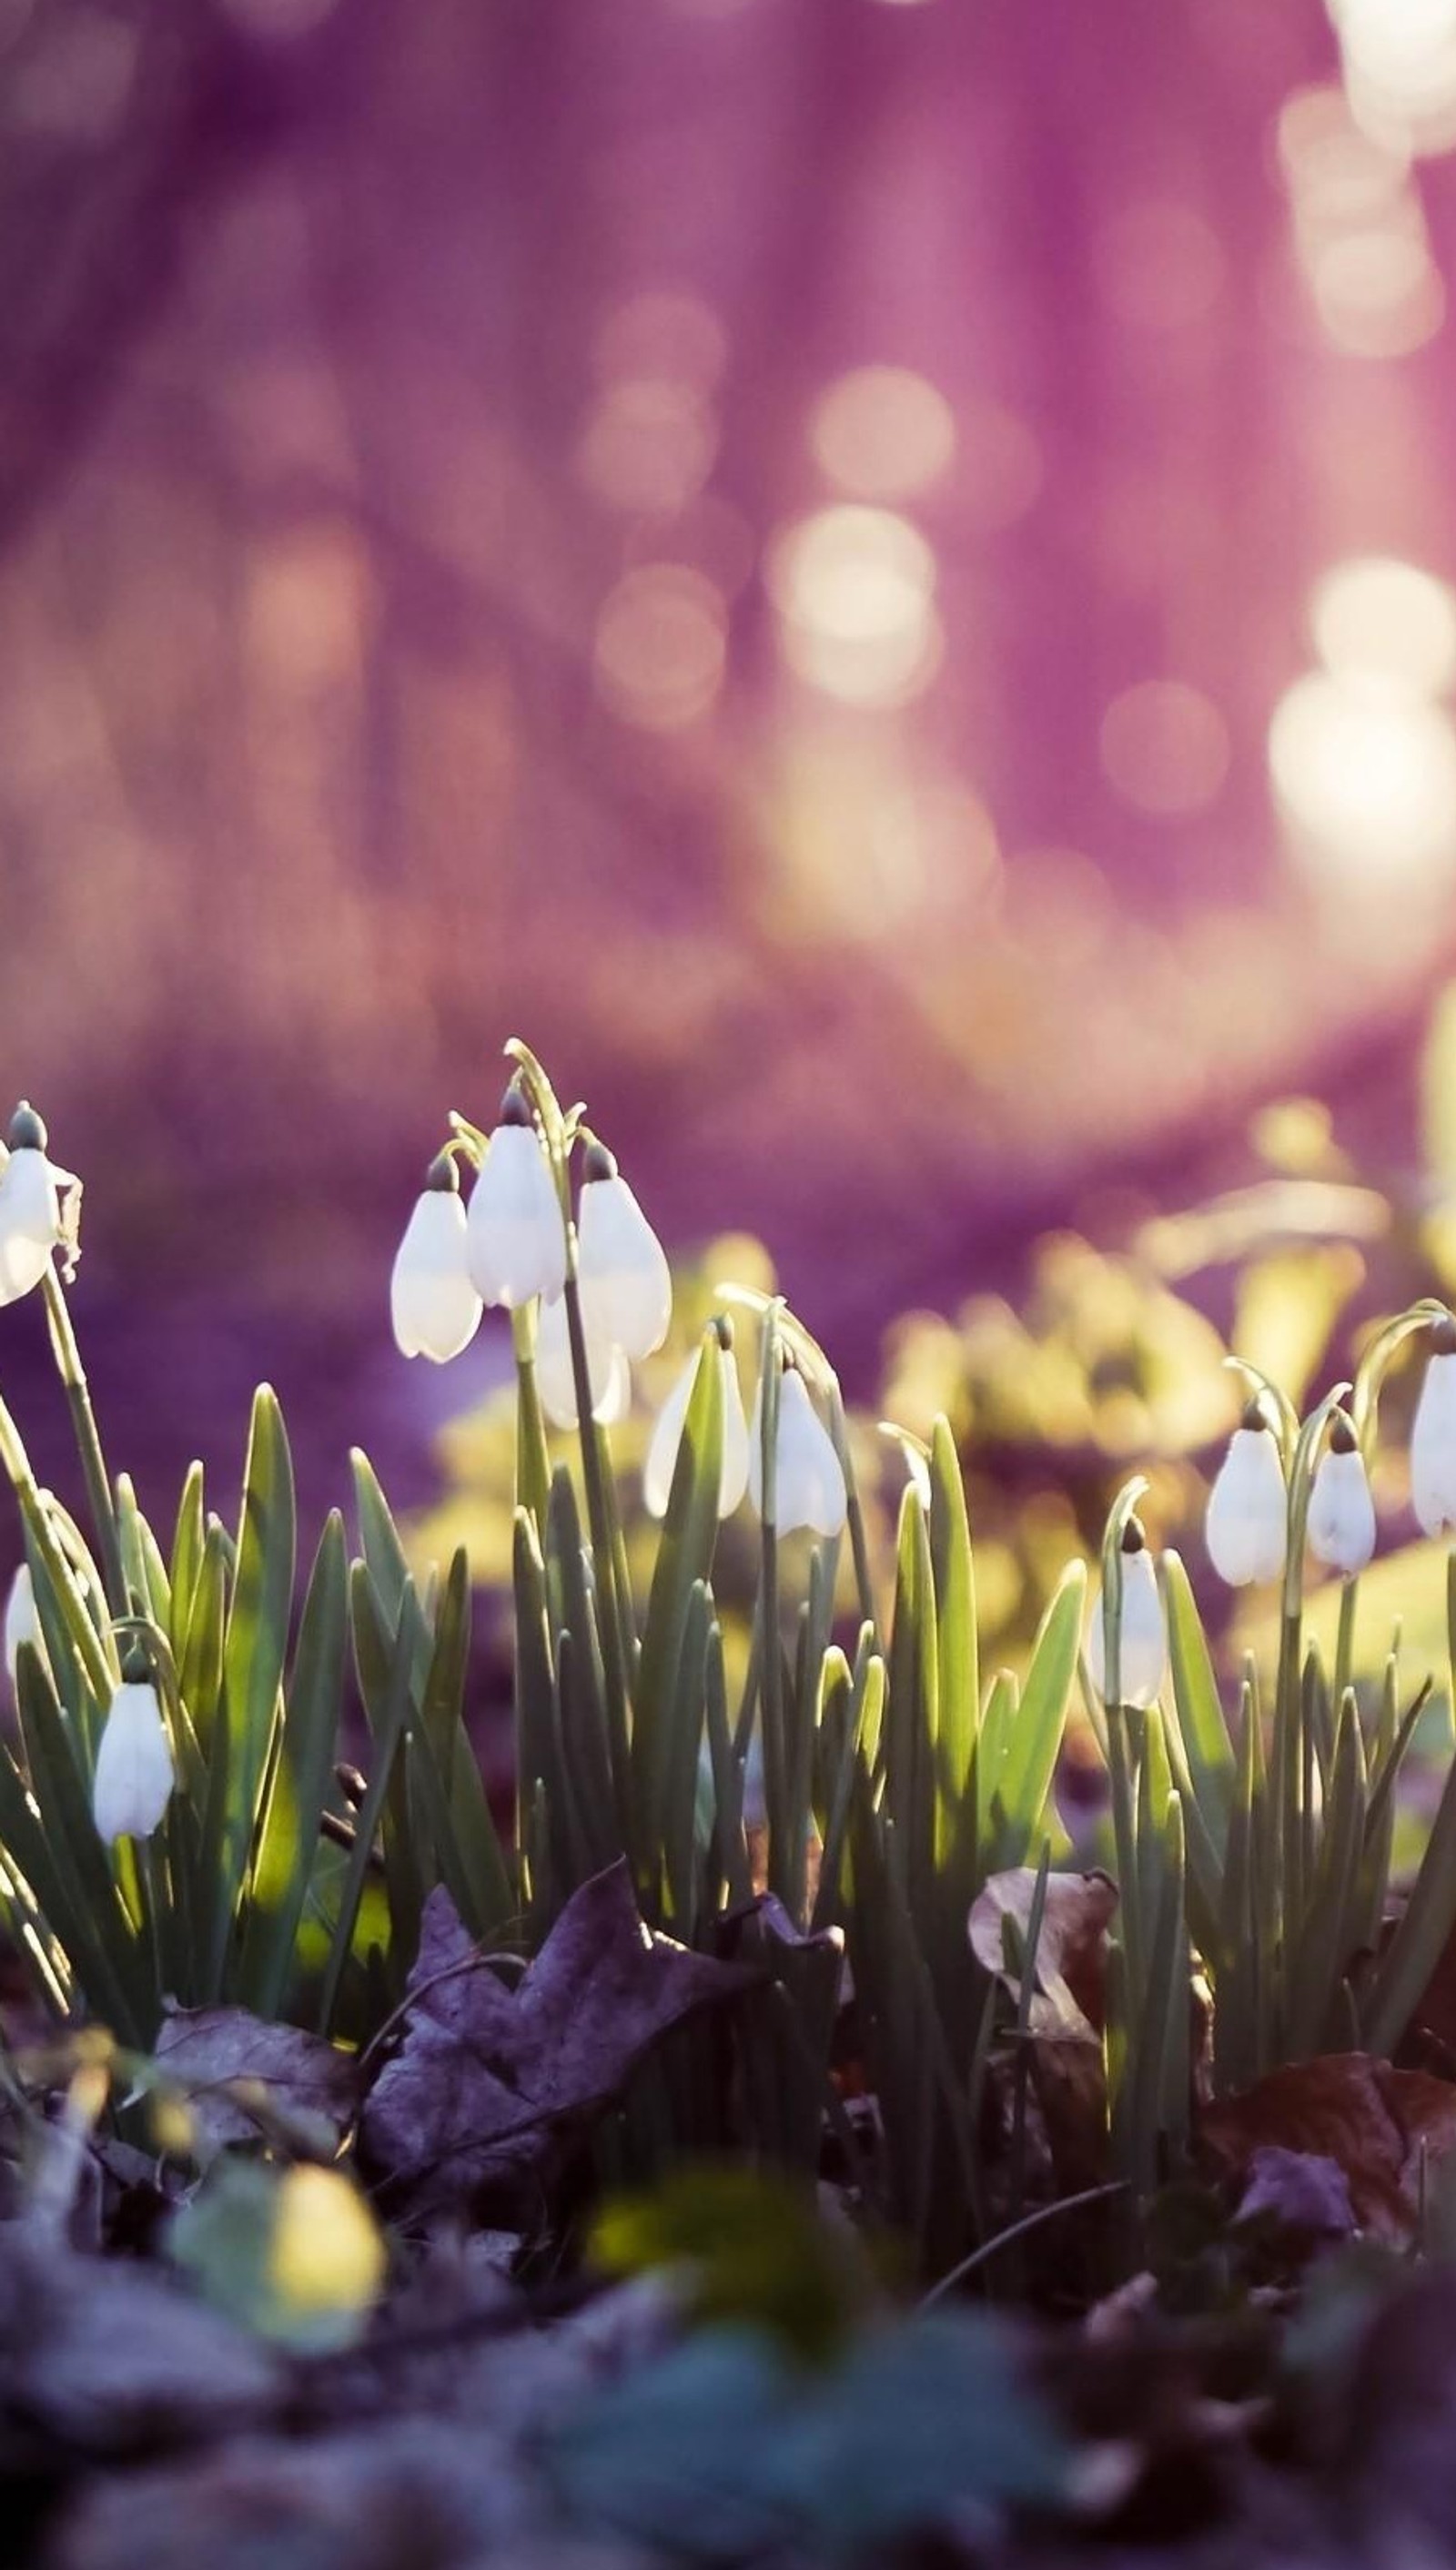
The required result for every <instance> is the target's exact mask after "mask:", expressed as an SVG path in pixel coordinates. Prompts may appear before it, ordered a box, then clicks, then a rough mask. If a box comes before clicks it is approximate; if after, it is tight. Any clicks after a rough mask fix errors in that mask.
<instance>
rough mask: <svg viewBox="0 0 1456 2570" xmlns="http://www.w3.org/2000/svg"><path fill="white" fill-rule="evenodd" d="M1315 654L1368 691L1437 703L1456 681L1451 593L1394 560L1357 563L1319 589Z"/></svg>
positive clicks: (1314, 600) (1455, 606) (1373, 557)
mask: <svg viewBox="0 0 1456 2570" xmlns="http://www.w3.org/2000/svg"><path fill="white" fill-rule="evenodd" d="M1309 625H1310V631H1311V633H1312V635H1313V638H1314V647H1315V649H1316V651H1317V652H1318V654H1319V656H1320V658H1321V660H1322V661H1323V662H1324V665H1325V667H1326V668H1327V669H1331V670H1333V671H1334V673H1335V674H1336V676H1339V677H1345V678H1353V679H1357V680H1359V681H1360V682H1361V683H1362V684H1364V685H1367V686H1373V687H1385V688H1391V689H1393V690H1395V691H1397V692H1412V693H1414V694H1416V695H1440V694H1442V693H1443V692H1444V691H1445V690H1446V689H1447V688H1449V687H1450V686H1451V685H1452V683H1453V681H1456V592H1453V591H1452V590H1451V589H1450V588H1448V586H1447V584H1446V582H1445V581H1443V580H1436V579H1434V578H1433V577H1432V575H1431V574H1430V573H1429V572H1426V571H1420V570H1418V569H1417V567H1416V565H1415V564H1414V563H1407V562H1400V561H1398V560H1397V559H1396V558H1395V557H1394V556H1393V555H1388V554H1363V555H1356V556H1354V557H1353V558H1352V559H1351V560H1350V561H1348V562H1342V563H1335V564H1334V565H1333V566H1332V567H1331V569H1330V570H1329V571H1327V572H1326V573H1325V574H1324V576H1323V578H1322V579H1321V580H1319V581H1318V582H1316V584H1315V588H1314V592H1313V595H1312V597H1311V599H1310V602H1309Z"/></svg>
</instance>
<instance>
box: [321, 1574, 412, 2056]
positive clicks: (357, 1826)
mask: <svg viewBox="0 0 1456 2570" xmlns="http://www.w3.org/2000/svg"><path fill="white" fill-rule="evenodd" d="M366 1575H367V1574H366ZM409 1660H410V1641H409V1635H408V1633H407V1632H406V1630H405V1629H404V1627H403V1625H402V1624H401V1627H400V1629H399V1631H398V1632H397V1633H396V1634H395V1636H394V1641H393V1645H392V1649H391V1654H390V1661H389V1674H388V1680H387V1684H386V1687H385V1694H384V1701H383V1705H382V1707H381V1710H380V1718H379V1723H378V1727H377V1729H376V1731H375V1733H374V1744H373V1763H372V1771H371V1773H370V1777H369V1784H368V1790H367V1792H366V1793H365V1795H364V1799H363V1802H362V1803H361V1804H360V1806H359V1809H358V1812H357V1813H356V1815H355V1818H354V1844H353V1846H352V1847H351V1849H350V1850H349V1858H348V1863H347V1865H346V1866H345V1868H344V1873H343V1880H342V1882H341V1884H340V1886H339V1897H338V1912H337V1915H336V1917H335V1919H334V1925H333V1935H332V1938H331V1940H330V1944H329V1949H328V1961H327V1964H326V1965H325V1967H324V1973H323V1986H322V1989H321V1991H320V1994H319V2001H318V2031H319V2033H320V2034H324V2035H326V2034H330V2033H331V2032H332V2030H333V2019H334V2012H335V2010H336V2008H337V2006H338V1994H339V1989H340V1986H341V1984H342V1981H343V1975H344V1969H345V1966H346V1965H347V1963H348V1959H349V1955H350V1953H351V1952H352V1949H353V1942H354V1928H355V1926H356V1924H357V1921H358V1916H359V1902H360V1898H361V1896H362V1893H363V1889H364V1878H365V1875H366V1874H367V1872H368V1867H369V1858H370V1854H371V1852H372V1849H373V1846H374V1841H375V1838H376V1837H377V1835H378V1831H379V1826H380V1822H381V1819H382V1817H383V1812H384V1805H385V1800H386V1798H387V1796H388V1794H389V1791H390V1788H391V1785H392V1783H393V1777H394V1767H395V1762H396V1760H397V1758H398V1755H399V1748H400V1743H401V1741H402V1740H403V1738H404V1732H405V1725H406V1723H407V1721H408V1719H409Z"/></svg>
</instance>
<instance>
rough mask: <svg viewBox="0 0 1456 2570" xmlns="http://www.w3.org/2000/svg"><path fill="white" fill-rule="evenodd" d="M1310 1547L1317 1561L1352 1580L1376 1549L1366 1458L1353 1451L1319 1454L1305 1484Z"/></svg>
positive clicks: (1373, 1511) (1331, 1450)
mask: <svg viewBox="0 0 1456 2570" xmlns="http://www.w3.org/2000/svg"><path fill="white" fill-rule="evenodd" d="M1306 1532H1307V1534H1308V1537H1309V1549H1310V1551H1311V1552H1312V1553H1313V1555H1314V1557H1315V1560H1316V1561H1322V1562H1324V1563H1326V1564H1327V1566H1328V1567H1329V1568H1330V1569H1331V1570H1338V1571H1340V1572H1341V1573H1342V1574H1343V1576H1344V1577H1345V1578H1346V1579H1352V1578H1353V1577H1354V1575H1355V1573H1356V1571H1359V1570H1363V1569H1364V1568H1365V1565H1366V1563H1367V1562H1368V1561H1369V1560H1370V1558H1371V1556H1372V1554H1373V1552H1374V1550H1375V1502H1374V1500H1373V1499H1372V1498H1371V1496H1370V1482H1369V1476H1368V1475H1367V1473H1366V1471H1365V1461H1364V1457H1363V1456H1362V1455H1360V1454H1359V1453H1358V1452H1357V1451H1355V1450H1353V1449H1352V1450H1351V1451H1350V1452H1349V1453H1348V1454H1341V1453H1338V1452H1337V1451H1336V1450H1335V1449H1334V1448H1333V1447H1330V1448H1328V1449H1327V1450H1326V1451H1325V1453H1324V1454H1323V1455H1321V1457H1320V1459H1319V1462H1318V1464H1317V1466H1316V1467H1315V1473H1314V1479H1313V1481H1312V1483H1311V1484H1310V1487H1309V1514H1308V1518H1307V1520H1306Z"/></svg>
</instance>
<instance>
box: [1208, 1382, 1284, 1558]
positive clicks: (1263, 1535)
mask: <svg viewBox="0 0 1456 2570" xmlns="http://www.w3.org/2000/svg"><path fill="white" fill-rule="evenodd" d="M1205 1533H1206V1536H1207V1540H1208V1546H1209V1559H1210V1560H1211V1561H1212V1563H1213V1568H1214V1569H1215V1570H1216V1572H1217V1573H1218V1576H1219V1578H1220V1579H1225V1580H1226V1581H1227V1583H1228V1585H1229V1587H1230V1588H1246V1587H1247V1585H1248V1583H1249V1581H1250V1580H1254V1579H1277V1578H1278V1576H1279V1573H1280V1572H1281V1571H1282V1569H1283V1567H1284V1552H1285V1547H1286V1544H1287V1540H1288V1499H1287V1495H1286V1493H1285V1490H1284V1468H1283V1465H1282V1463H1281V1462H1280V1460H1279V1448H1278V1441H1277V1439H1276V1438H1275V1437H1274V1435H1273V1432H1272V1430H1271V1429H1270V1428H1269V1427H1268V1425H1267V1423H1266V1422H1265V1421H1264V1419H1263V1416H1262V1414H1261V1412H1259V1411H1258V1409H1257V1408H1256V1407H1255V1406H1254V1405H1253V1404H1250V1406H1249V1408H1248V1409H1247V1410H1246V1411H1245V1412H1244V1414H1243V1426H1242V1427H1241V1428H1235V1429H1234V1431H1233V1435H1232V1438H1231V1439H1230V1441H1229V1446H1228V1452H1227V1454H1226V1455H1225V1456H1224V1458H1223V1461H1222V1464H1221V1465H1220V1466H1219V1468H1218V1475H1217V1479H1216V1480H1215V1482H1214V1484H1213V1490H1212V1491H1211V1492H1210V1494H1209V1513H1208V1517H1207V1519H1206V1523H1205Z"/></svg>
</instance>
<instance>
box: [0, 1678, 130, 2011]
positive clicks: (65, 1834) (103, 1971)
mask: <svg viewBox="0 0 1456 2570" xmlns="http://www.w3.org/2000/svg"><path fill="white" fill-rule="evenodd" d="M16 1687H17V1695H18V1700H19V1710H20V1726H21V1734H22V1737H23V1739H24V1742H25V1754H26V1759H27V1763H28V1765H29V1767H30V1775H31V1787H32V1791H33V1794H34V1798H35V1801H34V1805H31V1804H29V1803H27V1804H26V1807H25V1808H26V1814H27V1819H26V1822H24V1823H20V1824H19V1827H18V1828H17V1822H18V1811H17V1806H16V1793H18V1794H19V1795H20V1796H22V1797H23V1795H24V1788H23V1787H22V1786H21V1785H20V1782H19V1779H18V1778H15V1789H16V1793H12V1794H10V1795H9V1796H8V1797H7V1804H8V1808H7V1807H6V1804H0V1839H3V1842H4V1845H5V1847H6V1849H7V1851H8V1852H9V1854H10V1855H11V1856H13V1858H14V1860H15V1862H16V1864H17V1865H18V1866H19V1867H20V1870H21V1872H22V1874H23V1875H24V1876H25V1877H26V1879H27V1881H28V1882H29V1883H30V1885H31V1888H32V1890H33V1891H34V1893H35V1894H36V1897H37V1899H38V1900H39V1901H40V1903H41V1905H42V1908H43V1909H44V1911H45V1913H46V1916H47V1919H48V1920H49V1922H50V1925H51V1927H52V1928H54V1930H55V1932H56V1934H57V1936H58V1937H59V1938H60V1941H61V1943H62V1945H63V1946H64V1947H65V1950H66V1952H67V1953H68V1954H69V1956H70V1958H71V1962H72V1965H73V1967H74V1969H75V1972H76V1975H77V1978H78V1979H79V1981H80V1982H81V1984H82V1987H83V1988H84V1989H85V1991H86V1994H87V1998H88V1999H89V2001H90V2003H91V2006H92V2008H93V2009H94V2010H95V2012H96V2013H97V2014H98V2015H100V2016H102V2017H104V2018H105V2019H106V2020H107V2022H108V2023H109V2024H110V2026H111V2029H112V2031H113V2033H115V2034H117V2035H118V2036H119V2037H120V2038H121V2040H123V2041H126V2040H129V2039H130V2040H132V2041H135V2040H137V2039H138V2037H139V2036H140V2037H142V2038H143V2039H145V2038H146V2037H148V2036H150V2034H151V2032H152V2028H153V2025H154V2024H155V2021H156V2014H157V2009H158V2003H159V2000H160V1997H161V1992H160V1991H159V1990H158V1989H157V1988H156V1987H155V1985H154V1984H153V1981H152V1975H151V1970H150V1965H149V1961H148V1958H147V1956H146V1955H145V1954H144V1953H143V1952H142V1950H141V1949H140V1948H139V1946H138V1943H137V1938H136V1932H135V1929H134V1928H133V1926H132V1922H131V1920H130V1919H129V1918H128V1916H127V1913H126V1910H125V1909H124V1907H123V1904H122V1900H121V1896H120V1894H119V1892H118V1890H117V1886H116V1882H115V1879H114V1877H113V1875H112V1871H111V1867H110V1866H109V1864H108V1863H107V1858H106V1851H105V1848H104V1847H103V1844H102V1841H101V1839H100V1838H99V1837H98V1836H97V1830H96V1823H95V1821H94V1820H93V1818H92V1815H91V1804H90V1799H89V1797H88V1795H87V1792H86V1788H85V1785H84V1784H83V1782H82V1777H81V1771H80V1768H79V1766H78V1764H77V1759H76V1754H75V1750H74V1748H73V1745H72V1742H71V1740H70V1738H69V1737H68V1734H67V1731H66V1725H65V1718H64V1716H63V1715H62V1713H61V1709H60V1707H59V1705H58V1704H57V1702H56V1698H55V1694H54V1692H53V1690H52V1687H51V1682H50V1679H49V1677H48V1676H47V1674H46V1670H45V1666H44V1664H43V1662H42V1661H41V1659H40V1657H39V1655H38V1654H37V1653H36V1652H35V1651H34V1650H33V1649H32V1648H31V1647H30V1646H29V1645H28V1644H27V1645H25V1646H24V1647H23V1648H22V1650H21V1652H20V1655H19V1661H18V1666H17V1669H16ZM3 1771H8V1773H7V1774H5V1779H4V1781H5V1782H6V1784H7V1785H8V1783H9V1780H10V1778H12V1777H15V1770H14V1767H13V1765H12V1763H11V1760H10V1756H9V1752H8V1751H7V1752H5V1753H4V1757H3ZM36 1806H38V1807H39V1808H38V1810H37V1809H36V1808H35V1807H36ZM32 1813H34V1819H33V1822H32V1821H31V1814H32Z"/></svg>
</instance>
